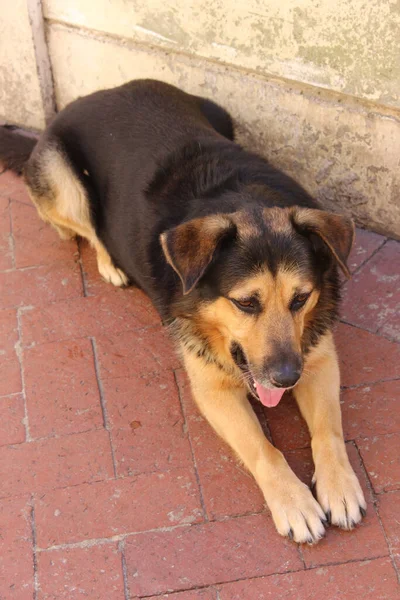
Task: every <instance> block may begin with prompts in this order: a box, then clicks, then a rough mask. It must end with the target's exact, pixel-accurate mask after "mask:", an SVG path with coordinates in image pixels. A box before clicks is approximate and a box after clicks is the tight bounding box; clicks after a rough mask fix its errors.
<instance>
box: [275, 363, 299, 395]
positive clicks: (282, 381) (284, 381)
mask: <svg viewBox="0 0 400 600" xmlns="http://www.w3.org/2000/svg"><path fill="white" fill-rule="evenodd" d="M269 375H270V380H271V383H273V385H275V386H276V387H280V388H288V387H292V386H293V385H294V384H295V383H297V382H298V380H299V379H300V375H301V367H300V365H299V361H298V360H294V361H290V362H285V363H282V364H280V365H276V366H274V369H271V370H270V374H269Z"/></svg>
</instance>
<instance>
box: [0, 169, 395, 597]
mask: <svg viewBox="0 0 400 600" xmlns="http://www.w3.org/2000/svg"><path fill="white" fill-rule="evenodd" d="M350 266H351V270H352V272H353V278H352V280H351V281H350V282H349V283H348V284H346V287H347V296H346V299H345V301H344V304H343V313H342V314H343V318H342V322H341V323H340V324H339V325H338V327H337V331H336V339H337V343H338V346H339V352H340V358H341V368H342V383H343V392H342V408H343V421H344V431H345V435H346V440H347V447H348V451H349V455H350V459H351V462H352V464H353V465H354V468H355V470H356V472H357V473H358V475H359V477H360V480H361V483H362V485H363V487H364V491H365V493H366V497H367V501H368V515H367V518H366V519H365V521H364V522H363V523H362V525H361V526H359V527H358V528H357V529H356V530H355V531H353V532H351V533H348V532H342V531H339V530H337V529H334V528H330V529H329V530H328V532H327V536H326V539H325V540H323V541H322V542H320V544H319V545H317V546H316V547H308V546H304V547H297V546H296V545H294V544H293V543H291V542H289V541H286V540H284V539H282V538H280V537H279V536H278V535H277V533H276V532H275V530H274V527H273V524H272V522H271V518H270V516H269V514H268V511H266V509H265V507H264V503H263V499H262V497H261V494H260V492H259V490H258V489H257V486H256V485H255V483H254V482H253V480H252V479H251V477H250V476H249V475H248V473H246V472H245V471H244V470H243V469H242V467H241V466H240V465H238V464H237V462H236V461H235V459H234V458H233V457H232V455H231V453H230V451H229V450H228V448H227V447H226V446H225V445H224V444H223V443H222V442H221V441H220V440H219V439H218V438H217V437H216V436H215V434H214V433H213V432H212V431H211V429H210V427H209V426H208V424H207V423H205V421H204V420H203V419H202V418H201V417H200V416H199V414H198V412H197V410H196V408H195V406H194V405H193V403H192V399H191V397H190V392H189V389H188V383H187V380H186V377H185V374H184V372H183V370H182V367H181V365H180V364H179V361H178V360H177V358H176V356H175V354H174V351H173V348H172V346H171V343H170V341H169V339H168V337H167V335H166V333H165V331H164V330H163V329H162V327H161V324H160V320H159V318H158V316H157V314H156V313H155V311H154V309H153V308H152V307H151V305H150V303H149V302H148V300H147V299H146V297H145V296H144V295H143V294H142V293H141V292H139V291H138V290H135V289H129V290H119V289H115V288H113V287H111V286H110V285H108V284H105V283H104V282H102V281H101V279H100V278H99V276H98V274H97V270H96V265H95V260H94V255H93V253H92V252H91V250H90V249H89V248H88V247H87V245H86V244H85V243H84V242H79V244H77V243H75V242H62V241H61V240H59V238H58V236H57V234H56V233H55V232H54V231H53V230H52V229H51V228H50V227H49V226H47V225H45V224H44V223H42V222H41V221H40V220H39V219H38V217H37V215H36V211H35V209H34V208H33V207H32V205H31V203H30V201H29V199H28V196H27V194H26V192H25V190H24V188H23V186H22V184H21V182H20V181H19V180H18V179H17V178H16V177H15V176H14V175H12V174H10V173H8V172H5V173H3V174H1V175H0V358H1V361H0V482H1V484H0V599H1V600H25V599H30V600H31V599H35V600H56V599H57V600H61V599H68V600H75V599H78V598H82V597H85V598H90V599H91V600H92V599H93V600H97V599H98V600H103V599H104V600H105V599H107V600H128V599H131V600H133V599H138V598H156V597H157V598H169V599H170V600H264V599H267V598H268V599H273V600H280V599H287V600H289V599H291V600H292V599H296V600H313V599H315V600H317V599H318V600H319V599H320V598H324V600H336V599H339V598H340V599H344V600H345V599H346V598H352V597H354V596H356V597H362V598H365V599H368V600H369V599H371V600H383V599H394V598H397V597H399V589H400V588H399V587H398V572H399V571H400V525H399V516H398V514H399V507H400V463H399V448H400V402H399V379H400V318H399V314H400V298H399V295H400V291H399V290H400V286H399V280H400V275H399V270H400V269H399V267H400V244H399V243H398V242H396V241H392V240H386V239H385V238H384V237H382V236H379V235H377V234H375V233H371V232H366V231H361V230H359V231H358V236H357V243H356V246H355V248H354V250H353V253H352V256H351V260H350ZM258 413H259V416H260V419H261V421H262V423H263V426H264V428H265V430H266V432H267V434H268V435H270V437H271V438H272V440H273V442H274V443H275V444H276V445H277V446H278V447H279V448H281V449H283V450H284V451H285V454H286V456H287V458H288V461H289V463H290V464H291V466H292V467H293V469H294V470H295V472H296V473H297V474H298V475H299V476H300V477H301V478H302V479H303V480H304V481H306V482H310V479H311V475H312V461H311V453H310V447H309V446H310V441H309V437H308V433H307V430H306V427H305V425H304V423H303V421H302V419H301V417H300V415H299V412H298V410H297V408H296V406H295V404H294V402H293V400H292V398H291V397H287V398H284V399H283V401H282V402H281V404H280V405H279V406H278V407H277V408H275V409H270V410H268V409H265V411H263V410H262V409H260V407H258Z"/></svg>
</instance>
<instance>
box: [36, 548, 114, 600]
mask: <svg viewBox="0 0 400 600" xmlns="http://www.w3.org/2000/svg"><path fill="white" fill-rule="evenodd" d="M38 580H39V592H38V596H37V597H38V600H61V599H62V598H64V599H65V600H80V599H81V598H90V599H93V600H94V599H96V600H113V599H114V598H115V600H122V599H123V598H125V595H124V578H123V573H122V561H121V554H120V553H119V552H118V548H117V544H103V545H101V546H94V547H89V548H66V549H65V550H53V551H48V552H39V554H38Z"/></svg>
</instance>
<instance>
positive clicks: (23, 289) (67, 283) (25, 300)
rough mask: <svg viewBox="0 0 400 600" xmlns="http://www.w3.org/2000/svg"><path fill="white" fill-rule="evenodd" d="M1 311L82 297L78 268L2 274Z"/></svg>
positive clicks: (55, 267)
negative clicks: (2, 309)
mask: <svg viewBox="0 0 400 600" xmlns="http://www.w3.org/2000/svg"><path fill="white" fill-rule="evenodd" d="M0 289H1V290H2V294H1V298H0V303H1V308H11V307H18V306H32V305H38V304H39V305H41V304H47V303H49V302H57V301H60V300H66V299H67V298H76V297H77V296H82V281H81V276H80V272H79V267H78V265H74V266H71V265H70V264H68V263H65V262H62V263H57V264H53V265H47V266H43V267H34V268H32V269H24V270H17V271H6V272H5V273H0Z"/></svg>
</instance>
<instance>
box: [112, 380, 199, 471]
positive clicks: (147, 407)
mask: <svg viewBox="0 0 400 600" xmlns="http://www.w3.org/2000/svg"><path fill="white" fill-rule="evenodd" d="M103 388H104V395H105V398H106V403H107V412H108V416H109V421H110V425H111V427H112V433H111V435H112V441H113V447H114V453H115V460H116V464H117V472H118V474H119V475H131V474H135V473H141V472H144V471H152V470H154V469H161V470H164V469H170V468H172V467H180V466H184V465H189V464H192V457H191V452H190V445H189V440H188V435H187V432H186V431H185V430H184V422H183V416H182V412H181V406H180V402H179V397H178V390H177V388H176V384H175V380H174V376H173V373H172V372H171V371H164V372H163V373H162V374H160V375H158V374H153V375H149V374H147V375H145V376H142V377H127V378H125V377H121V378H117V379H110V380H105V381H104V382H103Z"/></svg>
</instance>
